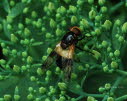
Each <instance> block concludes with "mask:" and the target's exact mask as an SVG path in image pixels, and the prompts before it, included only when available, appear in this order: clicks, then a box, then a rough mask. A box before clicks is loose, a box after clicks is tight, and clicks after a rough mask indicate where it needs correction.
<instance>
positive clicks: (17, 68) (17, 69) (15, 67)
mask: <svg viewBox="0 0 127 101" xmlns="http://www.w3.org/2000/svg"><path fill="white" fill-rule="evenodd" d="M13 71H14V72H16V73H19V72H20V67H19V66H17V65H14V67H13Z"/></svg>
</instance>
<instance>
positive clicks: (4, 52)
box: [2, 48, 9, 56]
mask: <svg viewBox="0 0 127 101" xmlns="http://www.w3.org/2000/svg"><path fill="white" fill-rule="evenodd" d="M2 52H3V55H5V56H7V55H8V54H9V50H8V49H6V48H3V49H2Z"/></svg>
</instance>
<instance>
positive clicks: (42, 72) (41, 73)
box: [37, 68, 44, 76]
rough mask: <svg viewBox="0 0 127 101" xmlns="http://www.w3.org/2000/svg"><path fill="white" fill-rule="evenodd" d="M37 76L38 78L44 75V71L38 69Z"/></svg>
mask: <svg viewBox="0 0 127 101" xmlns="http://www.w3.org/2000/svg"><path fill="white" fill-rule="evenodd" d="M37 74H38V75H39V76H41V75H43V74H44V71H42V69H41V68H38V69H37Z"/></svg>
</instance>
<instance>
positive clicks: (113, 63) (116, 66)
mask: <svg viewBox="0 0 127 101" xmlns="http://www.w3.org/2000/svg"><path fill="white" fill-rule="evenodd" d="M111 67H112V68H113V69H116V68H118V63H117V62H115V61H112V62H111Z"/></svg>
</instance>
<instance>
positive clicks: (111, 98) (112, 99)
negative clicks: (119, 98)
mask: <svg viewBox="0 0 127 101" xmlns="http://www.w3.org/2000/svg"><path fill="white" fill-rule="evenodd" d="M107 101H115V100H114V98H113V97H108V99H107Z"/></svg>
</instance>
